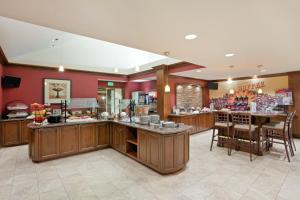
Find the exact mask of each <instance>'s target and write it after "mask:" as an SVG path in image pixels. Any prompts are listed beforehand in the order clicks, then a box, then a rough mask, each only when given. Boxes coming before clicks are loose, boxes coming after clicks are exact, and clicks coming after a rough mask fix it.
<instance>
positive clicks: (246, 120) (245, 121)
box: [230, 112, 258, 161]
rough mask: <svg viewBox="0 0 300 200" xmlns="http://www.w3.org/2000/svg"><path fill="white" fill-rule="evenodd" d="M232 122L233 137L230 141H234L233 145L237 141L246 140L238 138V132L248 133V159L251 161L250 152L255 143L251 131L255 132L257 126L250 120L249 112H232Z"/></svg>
mask: <svg viewBox="0 0 300 200" xmlns="http://www.w3.org/2000/svg"><path fill="white" fill-rule="evenodd" d="M231 116H232V123H233V137H232V141H234V142H235V146H236V145H237V144H238V143H239V141H244V142H245V141H247V142H248V140H245V139H241V138H240V132H246V133H248V135H249V152H250V161H252V152H253V145H254V144H257V140H255V139H254V137H253V133H255V132H257V128H258V126H256V125H253V124H252V122H251V114H250V113H239V112H236V113H232V114H231ZM231 149H232V145H230V154H231Z"/></svg>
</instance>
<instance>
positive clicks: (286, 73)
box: [207, 71, 297, 82]
mask: <svg viewBox="0 0 300 200" xmlns="http://www.w3.org/2000/svg"><path fill="white" fill-rule="evenodd" d="M296 72H297V71H296ZM289 73H295V72H284V73H275V74H266V75H260V76H257V78H272V77H278V76H288V75H289ZM252 78H253V77H252V76H245V77H238V78H233V79H232V80H233V81H240V80H247V79H252ZM207 81H208V82H225V81H227V79H216V80H207Z"/></svg>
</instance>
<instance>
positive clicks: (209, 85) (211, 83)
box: [207, 82, 218, 90]
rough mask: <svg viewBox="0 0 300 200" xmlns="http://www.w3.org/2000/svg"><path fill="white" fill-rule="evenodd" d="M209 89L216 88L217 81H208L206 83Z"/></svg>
mask: <svg viewBox="0 0 300 200" xmlns="http://www.w3.org/2000/svg"><path fill="white" fill-rule="evenodd" d="M207 86H208V89H209V90H217V89H218V83H215V82H208V84H207Z"/></svg>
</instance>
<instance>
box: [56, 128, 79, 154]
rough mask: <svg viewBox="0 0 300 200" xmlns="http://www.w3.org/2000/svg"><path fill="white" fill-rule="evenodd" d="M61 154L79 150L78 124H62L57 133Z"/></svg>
mask: <svg viewBox="0 0 300 200" xmlns="http://www.w3.org/2000/svg"><path fill="white" fill-rule="evenodd" d="M59 142H60V144H59V146H60V148H59V149H60V154H61V155H69V154H74V153H77V152H78V151H79V149H78V148H79V137H78V126H63V127H61V130H60V134H59Z"/></svg>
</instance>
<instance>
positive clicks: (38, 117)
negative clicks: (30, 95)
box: [30, 103, 46, 123]
mask: <svg viewBox="0 0 300 200" xmlns="http://www.w3.org/2000/svg"><path fill="white" fill-rule="evenodd" d="M30 109H31V112H32V115H34V122H35V123H42V122H43V121H44V120H45V119H46V118H45V114H46V110H45V106H44V105H42V104H38V103H33V104H31V105H30Z"/></svg>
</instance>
